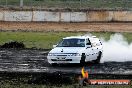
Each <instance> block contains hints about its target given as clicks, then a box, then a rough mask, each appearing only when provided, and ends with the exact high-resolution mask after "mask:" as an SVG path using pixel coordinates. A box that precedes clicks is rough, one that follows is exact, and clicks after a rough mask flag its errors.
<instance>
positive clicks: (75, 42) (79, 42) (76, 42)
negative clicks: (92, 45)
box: [57, 38, 85, 47]
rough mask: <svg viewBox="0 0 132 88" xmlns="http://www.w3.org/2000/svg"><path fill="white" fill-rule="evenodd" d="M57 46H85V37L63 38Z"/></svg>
mask: <svg viewBox="0 0 132 88" xmlns="http://www.w3.org/2000/svg"><path fill="white" fill-rule="evenodd" d="M57 47H85V39H77V38H72V39H63V40H62V41H61V42H60V43H59V44H58V45H57Z"/></svg>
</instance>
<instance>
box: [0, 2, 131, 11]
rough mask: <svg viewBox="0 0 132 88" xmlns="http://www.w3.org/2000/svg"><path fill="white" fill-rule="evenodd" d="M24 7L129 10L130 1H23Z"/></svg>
mask: <svg viewBox="0 0 132 88" xmlns="http://www.w3.org/2000/svg"><path fill="white" fill-rule="evenodd" d="M23 1H24V6H37V7H39V6H41V8H42V7H45V8H53V7H54V8H106V9H107V8H112V9H131V8H132V1H131V0H23ZM19 3H20V0H0V5H7V6H10V5H12V6H19Z"/></svg>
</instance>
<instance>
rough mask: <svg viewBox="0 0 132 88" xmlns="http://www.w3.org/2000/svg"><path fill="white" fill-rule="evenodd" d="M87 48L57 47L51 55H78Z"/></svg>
mask: <svg viewBox="0 0 132 88" xmlns="http://www.w3.org/2000/svg"><path fill="white" fill-rule="evenodd" d="M84 48H85V47H56V48H54V49H52V50H51V51H50V52H49V53H78V52H79V51H80V50H82V49H84Z"/></svg>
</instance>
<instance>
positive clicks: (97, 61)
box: [94, 51, 102, 64]
mask: <svg viewBox="0 0 132 88" xmlns="http://www.w3.org/2000/svg"><path fill="white" fill-rule="evenodd" d="M101 56H102V52H101V51H99V54H98V56H97V59H96V60H94V63H95V64H99V63H100V59H101Z"/></svg>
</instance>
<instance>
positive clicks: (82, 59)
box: [80, 53, 86, 65]
mask: <svg viewBox="0 0 132 88" xmlns="http://www.w3.org/2000/svg"><path fill="white" fill-rule="evenodd" d="M85 59H86V55H85V53H82V56H81V60H80V64H81V65H85Z"/></svg>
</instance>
